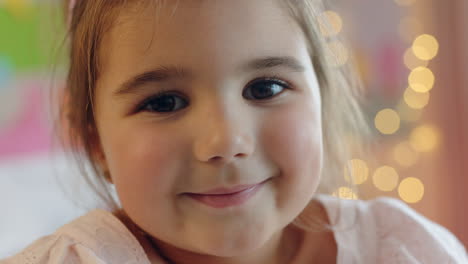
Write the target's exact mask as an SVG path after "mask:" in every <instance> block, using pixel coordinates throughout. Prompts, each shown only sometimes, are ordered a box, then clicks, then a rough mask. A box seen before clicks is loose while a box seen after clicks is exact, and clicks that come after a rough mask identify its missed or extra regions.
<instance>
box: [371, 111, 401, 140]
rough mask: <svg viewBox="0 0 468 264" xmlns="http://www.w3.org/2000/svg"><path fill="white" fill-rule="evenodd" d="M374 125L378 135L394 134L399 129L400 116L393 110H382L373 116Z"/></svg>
mask: <svg viewBox="0 0 468 264" xmlns="http://www.w3.org/2000/svg"><path fill="white" fill-rule="evenodd" d="M374 123H375V127H376V128H377V130H379V132H380V133H382V134H385V135H390V134H394V133H395V132H396V131H398V129H399V128H400V116H399V115H398V113H397V112H396V111H395V110H393V109H389V108H387V109H383V110H381V111H380V112H378V113H377V115H376V116H375V120H374Z"/></svg>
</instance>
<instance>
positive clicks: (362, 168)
mask: <svg viewBox="0 0 468 264" xmlns="http://www.w3.org/2000/svg"><path fill="white" fill-rule="evenodd" d="M347 165H348V166H346V167H345V168H344V178H345V180H346V181H347V182H350V183H353V184H363V183H364V182H365V181H366V180H367V178H368V177H369V167H368V166H367V164H366V162H365V161H363V160H360V159H352V160H350V161H348V163H347ZM350 170H351V173H349V171H350ZM350 174H351V177H350Z"/></svg>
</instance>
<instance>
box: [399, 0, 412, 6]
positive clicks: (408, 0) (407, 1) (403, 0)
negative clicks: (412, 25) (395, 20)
mask: <svg viewBox="0 0 468 264" xmlns="http://www.w3.org/2000/svg"><path fill="white" fill-rule="evenodd" d="M415 2H416V0H395V3H397V4H398V5H400V6H410V5H412V4H414V3H415Z"/></svg>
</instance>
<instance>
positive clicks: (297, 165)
mask: <svg viewBox="0 0 468 264" xmlns="http://www.w3.org/2000/svg"><path fill="white" fill-rule="evenodd" d="M277 2H278V3H277ZM279 2H280V1H270V0H256V1H251V0H237V1H230V0H216V1H180V2H179V3H178V6H177V8H176V7H175V6H170V5H166V6H164V7H162V9H160V11H159V13H158V12H157V11H156V9H154V8H145V9H144V10H143V11H142V10H139V11H138V12H133V11H128V12H127V14H125V16H121V17H120V19H118V21H117V23H116V25H115V27H114V28H113V29H112V30H111V31H109V32H108V33H106V35H105V38H104V40H103V43H102V46H101V47H102V50H101V56H102V57H101V59H102V71H101V75H100V78H99V81H98V87H97V90H96V98H95V103H96V122H97V128H98V133H99V136H100V140H101V145H102V154H104V157H105V158H104V163H103V165H104V166H106V167H107V168H108V169H109V171H110V173H111V175H112V180H113V183H114V184H115V186H116V190H117V193H118V196H119V197H120V201H121V203H122V206H123V209H124V210H125V211H126V213H127V214H128V215H129V217H130V218H131V219H132V220H133V221H134V222H135V223H136V224H138V225H139V226H140V227H141V228H142V229H144V230H145V231H146V232H148V233H149V234H151V235H152V236H154V237H155V238H156V239H157V240H158V241H159V242H160V243H161V244H164V245H166V246H167V245H170V246H169V247H172V246H173V247H174V248H177V250H179V251H180V252H183V251H187V252H193V253H201V254H206V255H215V256H221V257H229V256H241V255H247V254H250V253H252V252H254V251H255V250H257V249H261V248H262V247H265V246H266V245H268V244H269V243H273V242H272V241H273V239H275V238H277V237H278V234H281V231H282V230H283V229H284V228H285V227H286V226H287V225H288V224H289V223H290V222H291V221H292V220H293V219H294V218H295V217H296V216H298V214H299V213H300V212H301V211H302V210H303V209H304V207H305V206H306V205H307V204H308V202H309V201H310V200H311V198H312V196H313V194H314V192H315V190H316V188H317V186H318V183H319V181H320V174H321V169H322V156H323V151H322V147H323V146H322V126H321V100H320V93H319V86H318V82H317V78H316V75H315V72H314V68H313V66H312V63H311V59H310V55H311V54H309V52H308V48H307V45H306V40H305V37H304V35H303V33H302V32H301V30H300V28H299V26H298V25H296V23H295V22H294V21H293V20H292V18H290V17H289V16H288V13H287V11H286V10H285V9H284V8H283V7H282V6H280V3H279ZM175 8H176V9H175ZM161 91H164V92H163V93H162V94H160V95H157V94H158V93H159V92H161ZM259 183H263V184H262V185H258V186H257V188H256V192H253V193H250V194H253V195H251V196H250V198H248V199H247V200H243V201H242V200H241V201H239V200H236V199H237V198H238V197H237V196H241V195H237V196H235V195H234V196H231V197H230V198H229V197H228V198H226V197H227V196H224V198H222V197H221V196H220V195H217V196H208V195H205V196H202V195H198V197H202V198H201V199H202V200H204V201H205V202H203V201H200V200H197V199H195V198H194V197H197V196H196V195H190V194H202V193H207V192H210V190H213V189H218V188H233V187H236V186H239V185H252V184H259ZM244 189H245V188H244ZM222 192H223V191H222ZM227 192H228V191H224V193H227ZM246 192H248V191H246ZM236 197H237V198H236ZM244 198H245V197H244ZM236 201H237V203H236ZM210 202H211V203H210ZM174 248H173V249H174Z"/></svg>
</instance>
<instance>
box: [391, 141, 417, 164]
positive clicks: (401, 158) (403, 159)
mask: <svg viewBox="0 0 468 264" xmlns="http://www.w3.org/2000/svg"><path fill="white" fill-rule="evenodd" d="M392 154H393V159H394V160H395V161H396V162H397V163H398V164H399V165H400V166H403V167H406V168H408V167H411V166H413V165H414V164H416V162H418V159H419V152H417V151H415V150H414V149H413V148H412V147H411V144H410V143H409V142H407V141H404V142H401V143H399V144H397V145H396V146H395V147H394V148H393V153H392Z"/></svg>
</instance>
